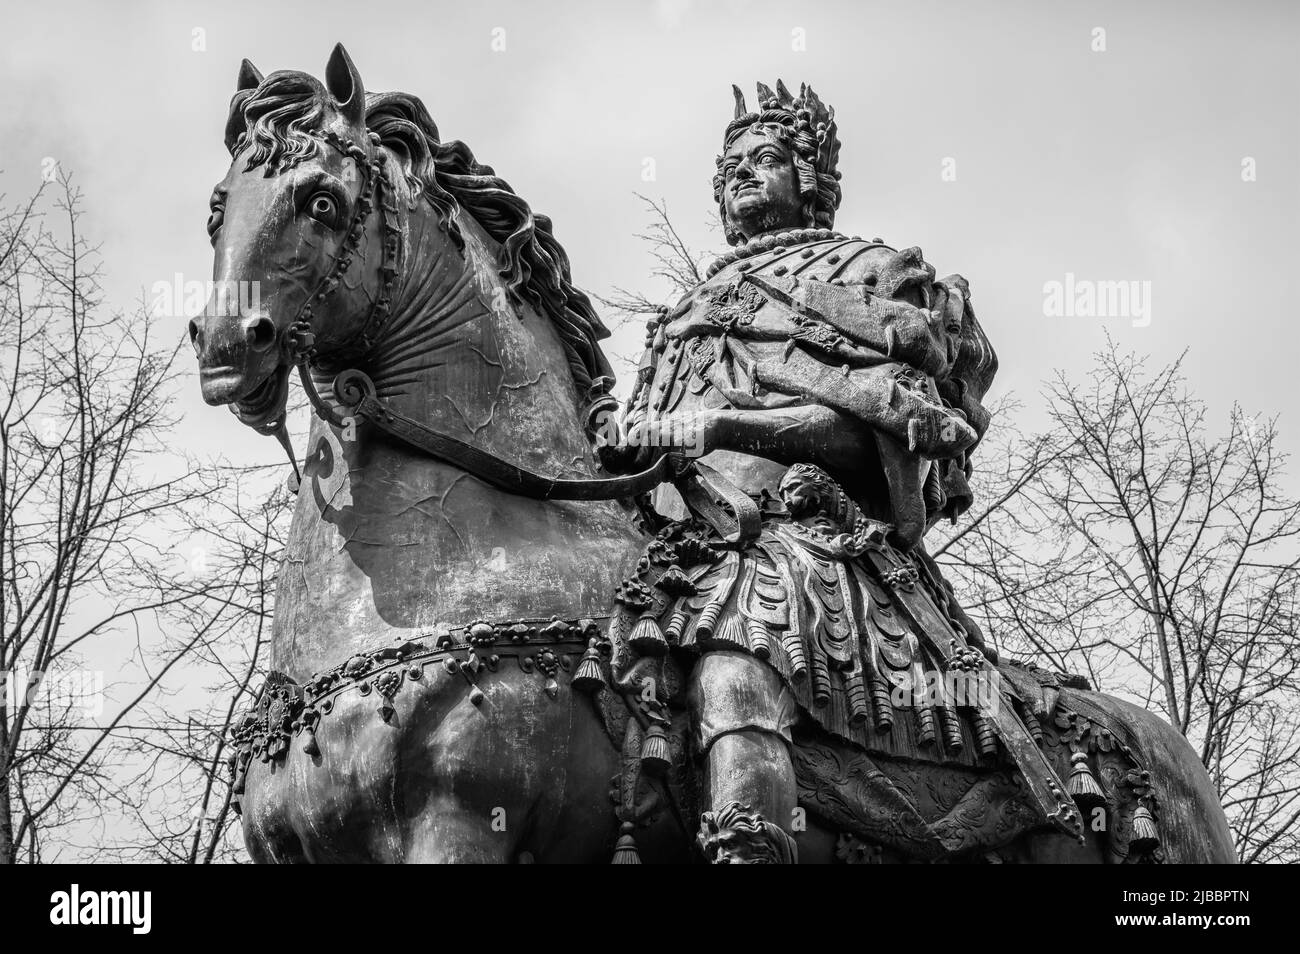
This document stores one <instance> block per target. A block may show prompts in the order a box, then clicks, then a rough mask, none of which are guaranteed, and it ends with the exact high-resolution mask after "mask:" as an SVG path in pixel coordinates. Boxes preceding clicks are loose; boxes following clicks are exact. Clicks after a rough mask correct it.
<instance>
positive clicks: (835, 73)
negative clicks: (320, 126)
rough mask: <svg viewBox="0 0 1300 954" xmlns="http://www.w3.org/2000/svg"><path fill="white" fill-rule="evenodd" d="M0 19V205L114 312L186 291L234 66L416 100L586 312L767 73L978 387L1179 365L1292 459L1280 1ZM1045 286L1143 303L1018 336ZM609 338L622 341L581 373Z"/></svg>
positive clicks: (691, 217) (156, 10)
mask: <svg viewBox="0 0 1300 954" xmlns="http://www.w3.org/2000/svg"><path fill="white" fill-rule="evenodd" d="M2 16H3V21H2V28H0V49H3V56H2V57H0V169H3V170H4V175H3V177H2V178H0V183H2V185H0V189H3V191H5V192H7V193H8V194H9V195H10V196H11V197H13V196H17V195H21V194H23V193H25V192H26V191H27V190H29V189H30V188H31V187H33V186H34V185H35V184H36V183H37V181H38V178H39V176H40V173H41V169H42V163H43V162H45V161H46V160H47V159H50V158H53V159H54V160H56V161H58V162H59V163H60V164H61V165H62V166H63V167H64V168H68V169H71V170H73V171H74V172H75V173H76V176H77V179H78V181H79V182H80V184H81V185H82V187H83V189H84V190H85V193H86V197H87V210H88V213H89V220H88V222H87V227H88V228H89V230H90V231H91V232H92V233H93V234H94V235H95V236H97V237H98V238H100V239H102V241H103V243H104V245H103V248H104V256H105V260H106V267H107V272H108V279H109V283H108V290H109V292H110V296H111V297H112V298H114V299H116V300H119V301H128V300H129V299H131V298H134V297H135V296H137V295H139V294H140V293H141V290H148V289H150V288H151V287H152V286H153V284H154V283H155V282H157V281H160V280H170V279H171V278H172V277H173V276H174V275H175V274H177V273H180V274H181V275H183V276H184V277H185V279H186V280H205V279H206V278H207V277H208V276H209V275H210V269H211V250H210V248H209V247H208V244H207V241H206V236H205V233H204V229H203V223H204V221H205V219H206V215H207V209H206V202H207V198H208V195H209V192H210V188H211V186H212V184H213V183H214V182H216V181H217V180H218V179H220V178H221V176H222V175H223V174H224V172H225V169H226V166H227V163H228V157H227V155H226V154H225V151H224V150H223V148H222V145H221V134H222V127H223V123H224V121H225V115H226V108H227V103H228V100H229V97H230V94H231V92H232V91H233V86H234V79H235V74H236V72H237V69H238V66H239V61H240V59H241V58H243V57H245V56H247V57H249V58H250V59H252V61H253V62H254V63H256V64H257V65H258V67H259V68H260V69H262V70H263V72H268V73H269V72H270V71H272V70H275V69H281V68H298V69H305V70H308V71H312V72H314V73H316V74H317V75H319V74H320V73H321V72H322V71H323V69H324V65H325V61H326V59H327V57H328V55H329V51H330V49H331V47H332V45H333V44H334V43H335V42H336V41H339V40H342V41H343V42H344V43H345V44H346V45H347V47H348V49H349V51H350V52H351V54H352V57H353V59H354V60H355V62H356V63H357V65H358V67H359V69H360V70H361V73H362V77H363V79H364V81H365V83H366V85H367V87H368V88H369V89H372V90H381V89H401V90H406V91H411V92H414V93H416V94H418V95H419V96H421V97H422V98H423V99H424V101H425V103H426V104H427V105H428V106H429V109H430V111H431V112H432V114H433V116H434V117H435V119H436V120H437V122H438V124H439V126H440V128H441V130H442V131H443V134H444V136H446V137H448V138H460V139H464V140H465V141H467V142H468V143H469V144H470V145H471V146H472V147H473V148H474V150H475V152H476V153H477V154H478V156H479V157H480V159H482V160H483V161H485V162H488V163H490V164H492V165H493V166H495V167H496V169H497V171H498V172H499V173H501V174H502V175H504V176H505V177H506V178H507V179H508V180H509V181H510V182H511V183H512V184H513V185H514V187H515V188H516V189H517V190H518V191H519V192H520V193H522V194H523V195H524V196H525V197H526V198H527V199H528V200H529V201H530V202H532V204H533V205H534V206H535V207H536V208H538V209H540V210H542V211H544V212H546V213H548V214H549V215H551V217H552V218H553V219H554V221H555V223H556V231H557V233H558V235H559V236H560V238H561V239H562V240H563V241H564V242H565V244H566V245H567V247H568V249H569V252H570V256H571V258H572V261H573V267H574V274H575V278H576V280H577V281H578V282H579V283H580V284H582V285H583V286H585V287H587V288H589V289H591V290H594V291H597V292H605V291H608V290H609V289H610V288H611V287H612V286H615V285H622V286H627V287H634V288H647V289H648V290H650V291H651V292H652V293H655V292H657V291H661V290H658V289H655V288H654V286H653V285H652V284H648V283H647V279H646V278H645V275H646V273H647V271H648V263H647V258H646V254H645V251H644V248H643V246H642V245H641V244H640V243H638V242H637V240H636V239H635V237H634V233H636V232H637V231H638V230H639V229H641V228H642V227H643V226H644V225H645V222H646V217H645V215H644V212H643V209H642V207H641V204H640V202H639V200H638V199H637V198H636V196H635V193H637V192H642V193H645V194H647V195H650V196H652V197H655V198H662V199H664V200H666V201H667V203H668V206H669V209H670V211H671V213H672V215H673V217H674V219H675V220H676V222H677V224H678V225H679V227H680V228H681V229H682V230H683V232H684V233H685V235H686V237H687V239H688V241H690V242H691V243H692V244H693V245H694V246H695V247H697V248H700V249H702V250H704V249H711V248H715V247H717V245H718V244H719V243H720V241H721V239H720V235H719V233H717V232H716V231H713V230H712V229H711V227H710V223H711V220H712V216H713V210H712V208H711V197H710V185H709V180H710V176H711V174H712V169H713V157H714V155H715V154H716V152H717V149H718V145H719V138H720V134H721V131H722V127H723V125H724V124H725V123H726V121H727V120H728V118H729V117H730V115H731V96H730V86H731V84H732V83H733V82H735V83H740V84H742V85H743V86H744V87H745V88H746V89H747V90H749V89H752V85H753V81H754V80H756V79H764V80H766V81H767V82H768V83H770V84H772V83H774V82H775V79H776V78H777V77H781V78H784V79H785V81H786V83H787V84H788V85H791V86H796V85H797V83H798V82H801V81H803V82H810V83H812V84H813V85H814V86H815V87H816V88H817V89H818V90H819V92H820V93H821V95H822V97H823V98H824V99H826V100H827V101H828V102H830V103H831V104H833V105H834V106H835V107H836V109H837V113H838V116H839V120H840V128H841V135H842V138H843V140H844V149H843V152H842V156H841V168H842V170H843V172H844V190H845V198H844V204H843V206H842V208H841V210H840V214H839V218H838V220H837V225H838V227H839V228H840V229H841V230H842V231H845V232H847V233H849V234H861V235H865V236H867V237H874V236H881V237H883V238H884V239H885V240H886V241H889V242H891V243H893V244H895V245H896V246H898V247H905V246H908V245H920V246H921V247H922V248H923V249H924V251H925V253H926V257H927V258H928V259H929V260H930V261H932V262H933V263H935V265H936V266H937V268H938V269H939V271H940V274H945V273H948V272H952V271H957V272H961V273H962V274H964V275H965V276H966V277H967V278H968V279H969V280H970V282H971V285H972V289H973V292H974V296H975V299H974V300H975V304H976V307H977V310H978V312H979V314H980V316H981V320H982V321H983V323H984V325H985V327H986V328H987V330H988V332H989V335H990V337H991V338H992V340H993V342H994V344H995V346H996V347H997V349H998V351H999V353H1000V355H1001V358H1002V368H1003V370H1002V373H1001V375H1000V378H999V381H998V384H997V388H998V390H1000V391H1005V390H1008V389H1011V390H1014V391H1016V392H1017V393H1018V394H1020V395H1021V397H1022V398H1025V399H1032V398H1033V397H1034V395H1035V394H1037V392H1038V388H1039V382H1041V381H1042V379H1043V378H1044V377H1046V376H1047V375H1048V374H1049V372H1050V371H1051V370H1052V369H1054V368H1057V367H1061V368H1065V369H1066V370H1069V371H1082V370H1083V369H1086V367H1087V365H1088V354H1089V352H1090V351H1091V350H1092V349H1093V348H1094V347H1095V346H1096V345H1097V344H1098V343H1099V342H1100V340H1101V339H1102V336H1103V334H1104V332H1105V331H1106V330H1109V331H1110V332H1111V333H1112V334H1113V335H1115V336H1116V337H1118V338H1119V339H1120V340H1121V341H1122V342H1124V343H1125V344H1128V345H1131V346H1132V347H1133V348H1135V349H1137V350H1139V351H1143V352H1151V353H1153V354H1154V355H1155V356H1156V357H1158V358H1160V359H1167V358H1170V357H1172V356H1174V355H1176V354H1177V353H1178V352H1180V351H1182V350H1183V349H1184V348H1190V349H1191V351H1190V356H1189V363H1188V370H1189V372H1190V374H1191V377H1192V379H1193V382H1194V384H1195V386H1196V388H1197V390H1198V392H1199V393H1200V394H1202V395H1203V396H1204V397H1206V398H1207V399H1209V400H1210V401H1211V406H1212V408H1213V409H1214V410H1216V411H1222V412H1226V409H1227V407H1228V405H1229V404H1230V403H1231V402H1232V401H1240V402H1241V403H1242V404H1243V405H1244V406H1246V407H1247V408H1248V409H1251V410H1255V411H1262V412H1265V413H1269V414H1272V413H1278V412H1281V413H1282V414H1283V415H1284V416H1283V430H1284V436H1285V438H1286V444H1287V446H1288V447H1291V448H1294V447H1295V446H1296V444H1297V439H1296V433H1297V428H1296V427H1295V426H1293V425H1292V423H1291V422H1290V420H1289V419H1288V416H1289V415H1290V413H1291V406H1290V405H1291V400H1290V397H1291V380H1292V377H1293V365H1294V357H1293V352H1294V349H1295V345H1296V344H1297V343H1300V336H1297V335H1296V333H1295V332H1294V331H1293V329H1292V322H1293V321H1294V318H1293V316H1291V315H1290V314H1289V312H1288V311H1287V302H1288V301H1289V299H1290V295H1289V294H1288V292H1287V288H1288V287H1289V284H1290V282H1289V276H1290V275H1291V274H1293V270H1294V268H1293V262H1294V260H1295V258H1296V252H1297V250H1298V249H1300V240H1298V239H1297V238H1296V235H1295V224H1296V222H1297V221H1300V181H1298V180H1297V170H1298V169H1300V111H1297V109H1296V108H1295V106H1296V95H1295V94H1296V90H1297V89H1298V88H1300V84H1298V83H1297V79H1298V78H1300V77H1298V75H1297V74H1298V73H1300V69H1298V68H1297V62H1298V59H1297V57H1296V56H1295V55H1294V43H1295V38H1296V36H1297V35H1300V33H1298V31H1297V26H1298V25H1300V24H1298V21H1300V7H1297V5H1295V4H1292V3H1285V2H1280V0H1279V2H1267V0H1259V2H1244V3H1234V4H1210V3H1195V2H1172V0H1171V2H1144V3H1140V4H1135V3H1123V2H1120V3H1098V2H1071V3H1050V4H1049V3H1041V2H1026V3H1016V2H1008V0H1002V2H997V3H991V2H961V3H927V2H908V3H863V2H852V3H849V2H844V3H800V4H790V3H762V2H741V0H723V2H715V3H694V2H691V0H659V2H637V3H622V4H615V3H608V2H590V3H583V2H566V3H564V4H562V5H561V4H551V5H542V4H536V3H523V2H520V3H506V2H500V3H490V2H489V3H475V4H465V3H449V2H437V0H435V2H428V0H425V2H410V3H386V2H381V0H372V2H367V3H365V4H357V3H342V2H337V3H336V2H311V3H275V4H266V3H238V2H223V3H184V2H180V3H177V2H167V3H134V2H133V3H65V2H59V0H49V2H42V3H28V4H23V5H22V6H21V7H18V6H16V5H14V4H6V5H5V7H4V12H3V14H2ZM1098 31H1104V32H1098ZM502 46H504V49H501V47H502ZM1103 46H1104V49H1100V47H1103ZM494 47H495V48H494ZM751 98H752V94H751ZM647 160H652V162H648V161H647ZM1243 163H1246V167H1253V169H1254V176H1255V178H1254V181H1245V179H1244V178H1243V168H1244V166H1243ZM647 176H653V178H650V179H648V178H647ZM1247 178H1248V177H1247ZM1067 273H1072V274H1073V275H1074V276H1075V279H1076V281H1079V280H1083V281H1135V282H1149V283H1150V285H1149V286H1147V287H1149V288H1150V301H1149V303H1148V304H1149V308H1150V311H1149V315H1145V316H1144V315H1134V316H1130V317H1119V318H1111V319H1101V318H1096V317H1082V316H1077V315H1076V316H1069V315H1066V316H1053V315H1049V314H1046V313H1045V307H1044V299H1045V295H1044V285H1045V284H1046V283H1048V282H1052V281H1060V282H1064V281H1065V276H1066V274H1067ZM1138 287H1139V288H1140V287H1143V286H1138ZM1148 318H1149V323H1148V321H1147V319H1148ZM174 320H175V325H176V334H178V335H179V334H181V333H182V332H183V326H184V320H183V319H182V318H176V319H174ZM639 341H640V331H639V330H638V329H635V328H629V329H627V330H626V331H624V332H623V333H621V334H619V335H616V337H615V339H614V341H613V342H612V344H611V346H610V350H611V352H612V353H613V354H615V355H620V356H629V355H632V354H633V353H634V352H635V351H636V350H637V348H638V346H639ZM185 401H186V408H185V411H186V414H187V415H188V416H189V419H190V420H191V421H192V423H193V429H192V431H191V433H190V435H189V436H188V437H187V438H186V439H187V440H190V441H193V442H194V443H195V446H196V448H197V449H203V447H204V446H205V445H206V446H208V447H212V448H216V447H220V448H225V449H228V450H230V451H231V452H232V454H234V455H235V456H237V457H240V456H243V457H251V456H252V455H260V456H263V457H265V458H267V459H270V458H272V457H273V456H274V455H275V453H276V451H275V449H274V447H273V446H272V444H271V442H270V441H268V440H265V439H261V438H257V437H255V436H254V435H252V434H251V432H248V431H246V430H245V429H243V428H241V427H240V426H239V425H238V424H237V423H236V422H235V420H234V418H233V417H232V416H230V415H229V414H227V413H226V412H224V411H222V410H219V409H218V410H214V409H210V408H207V407H206V406H205V405H203V404H202V403H201V401H200V400H199V398H198V387H197V381H196V382H195V385H194V387H192V388H190V389H188V391H187V392H186V395H185Z"/></svg>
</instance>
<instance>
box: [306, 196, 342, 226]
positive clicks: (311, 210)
mask: <svg viewBox="0 0 1300 954" xmlns="http://www.w3.org/2000/svg"><path fill="white" fill-rule="evenodd" d="M307 214H308V215H310V216H311V217H312V218H313V219H316V220H317V221H318V222H320V223H322V224H324V225H329V226H334V225H335V224H337V222H336V220H337V219H338V214H339V204H338V201H337V200H336V199H335V198H334V196H332V195H330V194H329V193H328V192H317V193H316V194H315V195H314V196H312V197H311V201H310V202H308V203H307Z"/></svg>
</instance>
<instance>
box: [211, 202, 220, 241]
mask: <svg viewBox="0 0 1300 954" xmlns="http://www.w3.org/2000/svg"><path fill="white" fill-rule="evenodd" d="M222 218H223V215H222V208H221V206H217V207H216V208H214V209H213V210H212V211H211V212H210V213H208V238H212V237H213V236H214V235H216V234H217V229H219V228H221V220H222Z"/></svg>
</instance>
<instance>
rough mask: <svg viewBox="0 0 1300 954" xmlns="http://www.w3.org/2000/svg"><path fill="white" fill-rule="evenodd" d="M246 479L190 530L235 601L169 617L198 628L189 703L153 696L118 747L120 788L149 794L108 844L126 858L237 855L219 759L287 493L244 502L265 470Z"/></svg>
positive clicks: (197, 859)
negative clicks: (141, 720)
mask: <svg viewBox="0 0 1300 954" xmlns="http://www.w3.org/2000/svg"><path fill="white" fill-rule="evenodd" d="M242 476H248V475H242ZM253 476H254V477H256V478H259V479H257V480H255V481H254V482H253V486H248V485H246V484H245V482H243V481H236V482H234V483H233V484H232V486H231V488H230V492H229V493H227V494H226V495H224V498H223V500H222V501H221V503H220V505H219V506H215V507H212V508H209V509H208V511H207V512H206V513H205V514H204V515H203V524H202V526H198V525H196V526H194V527H193V530H194V532H195V535H196V536H200V535H201V536H202V538H204V539H205V540H206V541H207V546H208V547H210V548H211V550H210V553H211V556H210V561H211V562H210V563H209V565H208V566H206V567H205V572H207V573H209V574H211V578H212V579H213V580H214V581H216V580H220V581H221V583H222V587H223V589H224V590H228V591H229V592H230V593H232V594H233V596H234V598H233V599H232V600H231V602H230V603H229V605H228V606H227V607H224V608H222V609H221V610H219V611H217V612H214V611H213V607H212V606H211V605H210V604H203V605H196V604H188V605H186V606H184V607H183V608H182V610H181V612H178V613H171V614H169V616H171V617H172V618H174V619H175V621H176V623H177V625H178V626H179V627H180V629H181V630H182V631H183V632H185V633H201V634H202V635H201V638H200V640H199V642H198V643H197V645H196V646H195V647H194V649H193V650H192V651H191V652H190V655H189V658H188V659H187V660H186V664H185V666H186V671H187V674H188V676H189V678H190V679H191V680H192V681H194V682H200V681H201V684H202V685H203V687H204V691H203V695H202V698H201V700H200V701H198V703H197V704H194V703H191V704H190V705H188V706H181V705H177V704H176V701H175V700H174V699H172V698H168V697H167V696H166V694H160V695H159V696H158V697H157V698H155V699H154V700H152V701H151V703H150V705H149V707H148V709H149V712H148V721H149V724H148V726H147V727H145V728H144V730H143V731H140V732H137V733H133V734H131V735H130V736H129V738H128V740H127V741H126V742H125V743H123V745H122V749H123V754H124V762H125V763H126V764H130V765H131V766H133V771H132V774H131V777H130V778H129V779H127V780H125V781H124V786H125V788H127V789H128V790H131V791H137V792H148V793H154V797H149V798H146V799H142V800H140V801H138V802H137V803H135V804H133V805H132V811H131V816H132V818H131V820H132V821H133V822H134V824H133V825H131V826H130V829H129V831H128V832H127V833H126V834H125V835H124V836H123V837H121V838H119V839H118V841H117V843H116V844H115V845H114V848H113V850H114V852H115V854H116V855H117V856H119V857H122V858H123V859H125V860H147V861H165V862H172V863H183V864H213V863H218V862H235V861H241V860H243V859H244V857H245V856H244V850H243V845H242V842H241V841H240V839H239V837H238V831H237V825H236V821H237V817H238V816H237V813H236V812H235V809H234V791H233V788H232V786H233V782H232V778H231V775H230V773H229V771H228V766H227V761H228V759H229V756H230V754H231V753H230V749H229V745H230V737H231V733H232V732H233V730H234V729H235V727H236V725H237V723H238V720H239V719H240V718H241V716H242V713H243V712H244V710H245V708H246V706H248V705H249V704H250V703H251V702H252V700H253V699H254V698H255V697H256V694H257V691H258V689H259V685H260V676H261V672H262V670H263V668H264V664H265V660H264V656H265V649H266V647H267V645H268V643H269V639H270V626H271V619H272V612H273V609H274V590H275V574H276V571H277V569H278V567H279V565H280V560H281V555H282V552H283V546H284V539H283V530H284V528H285V526H286V524H287V518H288V514H289V510H290V504H291V503H292V500H293V498H292V496H291V495H290V494H289V493H288V492H287V491H286V490H285V489H284V488H283V485H282V486H281V487H280V488H278V489H276V490H275V491H274V492H272V493H271V494H270V495H269V496H264V497H262V502H261V503H260V504H252V505H248V504H245V503H244V502H243V501H245V500H253V501H255V500H257V499H258V498H259V496H260V495H261V494H262V490H263V488H262V486H261V485H262V484H264V483H265V481H264V480H261V479H260V478H261V477H262V476H264V475H262V474H254V475H253ZM205 552H208V551H205Z"/></svg>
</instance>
